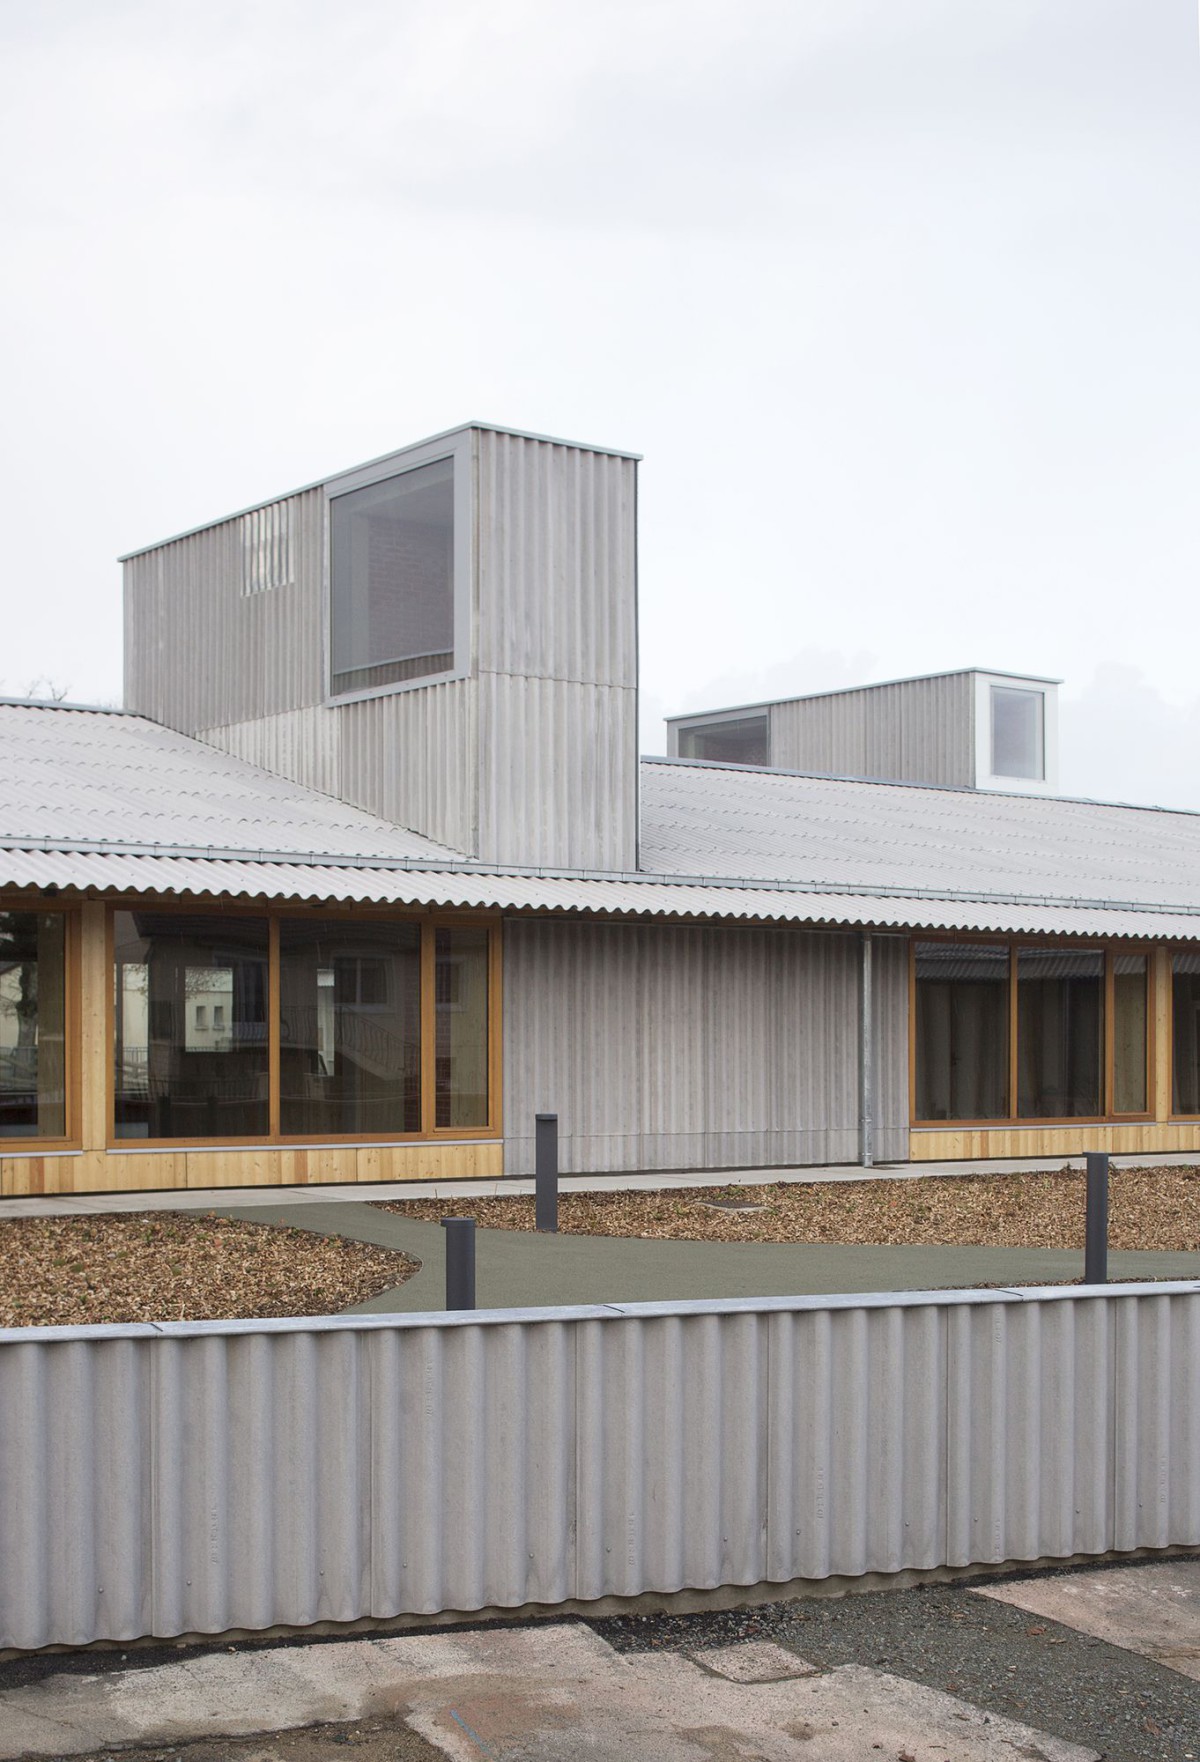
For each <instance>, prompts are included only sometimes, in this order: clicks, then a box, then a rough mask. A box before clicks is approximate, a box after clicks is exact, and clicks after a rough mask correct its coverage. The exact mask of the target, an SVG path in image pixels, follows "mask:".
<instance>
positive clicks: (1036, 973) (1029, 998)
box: [1017, 948, 1104, 1120]
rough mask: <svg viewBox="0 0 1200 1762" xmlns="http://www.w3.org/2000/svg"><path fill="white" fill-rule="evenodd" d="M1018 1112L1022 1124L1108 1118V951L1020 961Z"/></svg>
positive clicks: (1033, 953) (1024, 956)
mask: <svg viewBox="0 0 1200 1762" xmlns="http://www.w3.org/2000/svg"><path fill="white" fill-rule="evenodd" d="M1017 1072H1018V1077H1017V1112H1018V1113H1019V1114H1020V1115H1021V1117H1022V1119H1034V1120H1053V1119H1072V1118H1075V1117H1077V1116H1087V1117H1092V1118H1094V1117H1095V1116H1096V1115H1098V1114H1102V1113H1103V1112H1104V1080H1103V1079H1104V951H1103V949H1099V948H1023V949H1021V950H1020V951H1019V952H1018V955H1017Z"/></svg>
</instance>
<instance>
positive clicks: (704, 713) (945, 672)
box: [663, 667, 1065, 722]
mask: <svg viewBox="0 0 1200 1762" xmlns="http://www.w3.org/2000/svg"><path fill="white" fill-rule="evenodd" d="M976 673H982V674H983V675H984V677H985V678H988V679H1027V680H1028V681H1029V683H1030V684H1031V685H1062V684H1064V683H1065V681H1064V680H1062V679H1055V678H1053V677H1052V676H1051V675H1050V674H1049V673H1014V672H1013V670H1012V668H1011V667H943V668H941V669H939V671H938V672H936V673H902V674H900V675H899V677H897V678H894V679H868V680H867V681H866V683H865V684H863V685H827V686H826V687H825V688H824V689H823V690H822V691H793V692H789V693H788V695H787V696H786V697H760V698H755V699H754V700H753V702H751V703H745V704H722V705H721V706H720V707H719V708H718V707H714V708H713V709H710V710H677V711H676V713H675V714H674V715H673V716H664V717H663V721H664V722H703V721H704V720H705V718H706V717H708V716H733V715H737V714H738V713H739V712H740V711H742V710H771V709H774V707H775V705H776V704H807V703H811V702H812V700H813V699H814V698H821V697H854V696H856V695H857V694H858V693H860V692H864V691H883V690H885V689H886V688H887V687H888V686H889V685H923V684H924V683H925V681H926V680H927V679H965V678H966V677H967V676H968V674H971V675H973V674H976Z"/></svg>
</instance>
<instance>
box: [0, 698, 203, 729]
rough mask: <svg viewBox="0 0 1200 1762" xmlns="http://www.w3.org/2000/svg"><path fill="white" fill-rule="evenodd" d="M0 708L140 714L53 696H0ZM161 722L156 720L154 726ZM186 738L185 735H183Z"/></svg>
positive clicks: (148, 719)
mask: <svg viewBox="0 0 1200 1762" xmlns="http://www.w3.org/2000/svg"><path fill="white" fill-rule="evenodd" d="M0 709H3V710H79V711H81V712H82V713H83V714H84V715H88V716H142V713H141V711H140V710H127V709H125V708H124V706H123V705H121V704H76V703H68V702H67V701H66V700H65V699H62V698H53V697H0ZM142 720H143V721H146V722H148V721H150V720H151V718H150V717H149V716H142ZM162 726H163V724H162V723H161V722H156V723H155V727H156V728H161V727H162ZM185 738H186V737H185Z"/></svg>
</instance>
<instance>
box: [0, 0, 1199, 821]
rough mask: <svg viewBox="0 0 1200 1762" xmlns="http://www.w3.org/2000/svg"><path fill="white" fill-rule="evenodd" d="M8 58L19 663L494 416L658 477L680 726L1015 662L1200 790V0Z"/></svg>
mask: <svg viewBox="0 0 1200 1762" xmlns="http://www.w3.org/2000/svg"><path fill="white" fill-rule="evenodd" d="M0 77H2V79H3V87H2V99H3V101H2V103H0V167H2V170H0V180H2V181H0V192H2V193H0V215H2V221H3V235H2V236H3V245H4V252H3V255H4V273H3V278H2V281H0V321H2V333H0V334H2V335H3V339H4V345H3V346H4V350H5V357H6V358H5V363H4V372H3V379H2V381H0V383H2V385H3V397H2V400H0V433H2V440H0V446H2V459H0V467H2V477H0V481H2V483H3V491H2V492H0V493H2V494H3V498H4V502H5V508H4V514H5V533H6V564H7V569H6V579H5V583H4V588H3V593H4V603H5V612H6V616H5V620H4V639H3V644H2V645H0V682H2V689H3V690H5V691H7V692H9V693H14V694H20V693H23V692H24V691H25V690H26V688H27V687H28V686H29V685H30V684H31V682H33V681H34V680H37V679H49V680H52V681H53V682H54V683H55V684H56V685H57V686H58V687H60V688H61V687H65V688H67V689H68V690H69V693H70V695H71V697H72V698H77V699H83V700H92V701H95V700H119V697H120V690H121V643H120V577H119V570H118V568H117V565H116V563H115V557H116V555H117V554H118V552H120V551H122V550H127V549H130V548H133V547H135V546H137V545H141V544H146V543H150V542H152V541H154V540H156V539H159V538H162V537H166V536H168V535H170V534H171V533H173V532H175V531H178V530H179V529H181V528H184V527H187V526H190V525H194V524H197V523H199V522H203V521H206V520H208V519H213V518H217V517H218V516H220V515H222V514H225V513H228V512H230V511H232V510H233V509H235V508H237V507H241V506H243V505H245V504H246V503H249V502H254V501H256V500H261V499H265V498H267V497H271V496H274V495H276V494H279V493H281V492H283V491H285V490H288V489H290V488H293V487H295V486H296V485H298V484H300V483H303V482H306V481H309V480H310V479H313V478H318V477H320V476H322V475H325V474H328V473H330V472H332V471H335V470H338V469H340V468H342V467H346V466H349V465H352V464H355V463H357V462H358V461H360V460H363V459H367V458H370V457H372V456H373V455H375V454H379V453H383V452H387V451H389V450H391V449H393V448H395V447H398V446H402V445H404V444H405V443H407V442H409V441H412V440H416V439H419V438H420V437H421V436H423V435H425V434H427V433H431V432H435V431H437V430H439V429H443V428H447V427H450V426H453V425H454V424H456V423H459V422H461V421H464V420H467V419H470V418H483V419H486V420H489V421H493V422H498V423H502V424H511V425H512V426H514V427H519V428H529V429H534V430H537V431H541V432H547V433H552V434H560V435H564V436H567V437H570V438H576V439H582V440H592V441H597V442H601V443H605V444H613V445H618V446H622V447H628V448H631V449H633V450H636V451H638V452H641V453H644V454H645V464H644V465H643V466H642V468H641V470H642V477H641V588H640V591H641V637H642V644H641V664H642V691H643V704H644V709H645V712H646V713H645V717H644V738H643V744H644V746H645V749H646V750H648V751H655V750H658V751H661V750H662V729H661V717H662V715H663V714H664V713H666V712H667V711H676V710H684V709H698V708H704V707H710V706H716V705H719V704H726V703H734V702H738V701H746V700H748V699H755V698H762V697H764V696H771V695H786V694H788V693H793V692H799V691H806V690H815V689H822V688H825V687H829V686H836V685H842V684H851V683H862V682H865V681H867V680H869V679H876V678H888V677H894V676H896V675H903V674H909V673H920V672H926V671H930V670H941V669H946V668H953V667H959V666H972V665H978V666H983V667H990V668H999V669H1011V670H1014V671H1024V672H1031V673H1039V674H1049V675H1053V676H1061V677H1062V678H1063V679H1064V680H1065V681H1066V684H1065V688H1064V705H1063V721H1062V747H1063V764H1062V771H1063V777H1062V781H1063V785H1064V788H1065V789H1067V790H1069V791H1072V792H1078V793H1084V794H1096V795H1102V796H1111V797H1117V798H1123V799H1130V800H1138V801H1161V802H1164V803H1169V804H1175V805H1185V806H1192V807H1200V618H1198V615H1197V613H1198V605H1200V518H1198V508H1200V498H1198V493H1197V491H1198V483H1200V212H1198V194H1200V175H1198V174H1200V54H1198V50H1197V16H1196V0H969V3H968V0H628V3H627V0H505V4H503V5H497V4H496V3H495V0H336V3H334V0H238V3H237V4H223V3H222V0H200V3H191V0H146V3H143V0H36V3H31V0H0Z"/></svg>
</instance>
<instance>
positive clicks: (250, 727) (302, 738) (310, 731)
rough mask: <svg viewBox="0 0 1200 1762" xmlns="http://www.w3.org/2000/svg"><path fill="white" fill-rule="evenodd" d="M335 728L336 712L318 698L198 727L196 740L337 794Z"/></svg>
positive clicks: (338, 745) (337, 723)
mask: <svg viewBox="0 0 1200 1762" xmlns="http://www.w3.org/2000/svg"><path fill="white" fill-rule="evenodd" d="M341 732H342V725H341V722H340V720H339V719H338V717H337V716H335V715H332V714H331V713H330V711H329V710H327V709H326V708H325V707H324V706H323V705H321V704H315V705H313V706H311V707H310V708H309V709H307V710H284V711H283V712H282V713H281V714H280V715H278V716H260V717H258V718H257V719H256V720H254V721H250V722H231V723H229V724H228V725H227V726H226V727H224V728H201V729H200V730H199V734H200V738H201V739H202V740H204V741H207V742H208V744H209V745H210V746H215V747H219V748H220V749H221V751H222V752H226V753H232V754H233V756H234V757H235V758H238V759H245V760H246V762H247V763H248V764H251V765H261V766H262V767H263V769H264V770H265V771H274V772H275V773H276V775H277V776H280V777H290V778H292V779H293V780H294V781H295V782H297V783H303V784H305V785H306V786H307V787H308V788H309V789H319V790H320V791H321V793H322V794H323V795H337V796H341V795H342V786H341V778H342V768H341ZM343 799H349V798H348V797H343ZM356 805H357V806H362V805H363V804H362V803H357V804H356Z"/></svg>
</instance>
